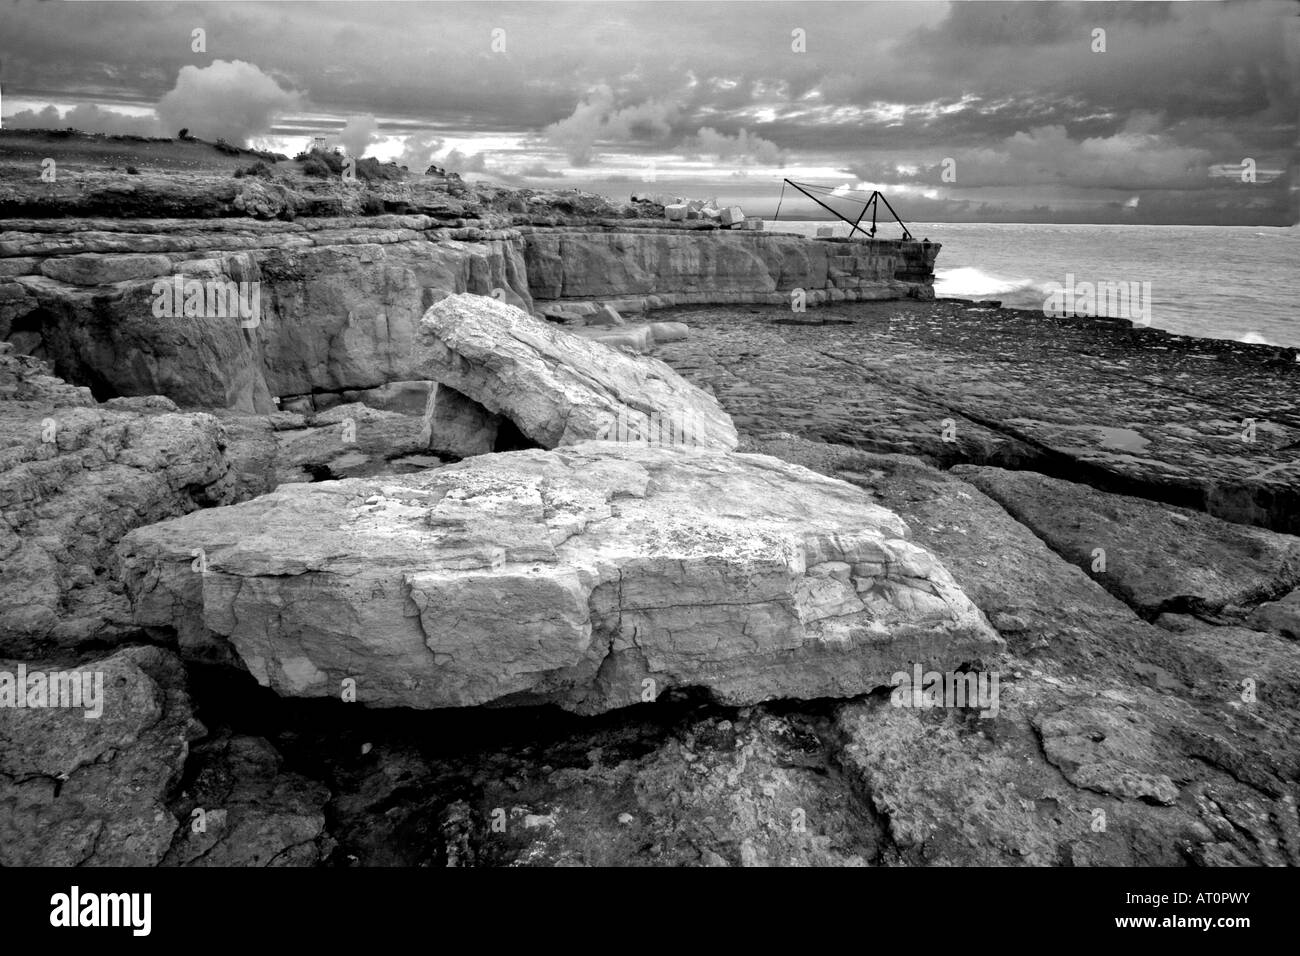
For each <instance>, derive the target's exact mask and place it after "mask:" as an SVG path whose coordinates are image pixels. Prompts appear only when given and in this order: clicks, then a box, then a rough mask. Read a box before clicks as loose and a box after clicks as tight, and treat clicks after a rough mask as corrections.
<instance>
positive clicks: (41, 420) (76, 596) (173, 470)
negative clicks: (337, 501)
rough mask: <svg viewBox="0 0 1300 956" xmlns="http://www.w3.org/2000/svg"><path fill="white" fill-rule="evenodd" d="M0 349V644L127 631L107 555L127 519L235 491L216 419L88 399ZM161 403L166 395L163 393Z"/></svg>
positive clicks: (28, 649) (16, 646) (16, 647)
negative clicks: (1, 394)
mask: <svg viewBox="0 0 1300 956" xmlns="http://www.w3.org/2000/svg"><path fill="white" fill-rule="evenodd" d="M47 371H48V370H46V369H44V368H43V367H42V366H41V364H40V363H37V362H35V361H34V360H31V359H26V358H22V357H15V356H12V355H8V354H0V393H3V394H4V395H5V396H6V397H7V396H13V398H14V399H15V400H11V401H0V516H3V521H0V653H9V654H18V653H23V654H27V653H33V652H34V651H35V650H37V649H43V650H48V649H49V648H51V647H74V646H78V645H80V644H84V643H86V642H88V641H91V640H95V641H99V642H106V643H113V642H115V641H119V640H121V639H122V638H123V637H124V636H127V635H129V634H130V633H131V632H132V631H133V630H134V628H133V625H132V624H131V620H130V614H129V611H128V608H127V607H126V603H125V600H124V598H123V596H122V594H121V588H120V586H119V585H118V584H117V582H116V581H115V580H114V578H113V575H112V567H111V563H110V561H109V559H110V557H111V555H112V549H113V546H114V545H115V544H116V542H117V541H118V539H119V538H120V537H121V536H122V535H123V534H124V533H125V532H126V531H128V530H130V529H131V528H134V527H137V526H139V525H141V524H148V523H150V522H153V521H159V520H162V519H163V518H169V517H172V516H173V515H178V514H183V513H184V512H186V511H191V510H193V509H194V508H197V507H200V506H202V505H205V504H214V503H221V502H228V501H233V500H234V497H233V493H234V484H233V480H232V476H231V474H230V464H229V462H228V461H227V460H226V458H225V456H224V454H223V448H222V446H223V441H224V439H223V435H222V432H221V427H220V424H219V423H218V421H217V420H216V419H215V418H214V417H212V416H211V415H206V414H183V413H177V412H175V411H166V410H164V409H166V408H174V406H172V405H170V403H166V404H162V405H161V406H156V407H151V405H150V403H149V402H136V403H132V404H131V406H130V407H126V406H125V405H123V404H121V403H119V404H117V405H111V406H110V405H106V406H98V405H95V404H94V400H93V399H92V398H91V397H90V396H89V394H87V393H86V391H85V390H84V389H77V388H73V387H72V386H69V385H66V384H65V383H63V382H60V381H59V380H58V379H55V378H53V377H52V376H49V375H48V374H46V373H47ZM164 402H165V400H164Z"/></svg>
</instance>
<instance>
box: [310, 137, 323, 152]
mask: <svg viewBox="0 0 1300 956" xmlns="http://www.w3.org/2000/svg"><path fill="white" fill-rule="evenodd" d="M311 148H312V149H318V150H320V151H321V152H324V151H325V137H324V136H317V137H315V138H314V139H312V141H311Z"/></svg>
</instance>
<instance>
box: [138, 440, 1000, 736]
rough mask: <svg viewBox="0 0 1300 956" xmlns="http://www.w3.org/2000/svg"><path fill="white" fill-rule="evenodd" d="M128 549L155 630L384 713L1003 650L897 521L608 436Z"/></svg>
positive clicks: (785, 482) (797, 483) (797, 476)
mask: <svg viewBox="0 0 1300 956" xmlns="http://www.w3.org/2000/svg"><path fill="white" fill-rule="evenodd" d="M196 549H200V550H201V551H202V552H203V554H204V555H205V558H206V564H205V568H206V570H196V568H195V566H194V559H193V554H194V552H195V550H196ZM119 553H120V555H121V557H122V561H123V574H124V578H125V580H126V582H127V587H128V589H129V591H130V593H131V595H132V598H133V604H134V609H135V613H136V619H137V621H138V622H139V623H140V624H142V625H144V626H149V627H167V626H171V627H175V628H178V629H179V628H184V627H188V626H191V622H201V626H203V627H205V628H206V629H207V631H208V636H209V640H211V641H213V642H214V643H216V642H221V641H226V642H228V643H229V645H230V646H232V647H233V649H234V651H235V653H236V654H237V655H238V657H239V658H240V659H242V661H243V663H244V664H245V665H246V666H247V668H248V670H249V671H250V672H251V673H252V674H253V675H254V676H255V677H256V678H257V679H258V680H259V681H260V682H261V683H263V684H265V685H268V686H270V687H271V688H273V689H274V690H275V691H276V692H278V693H280V694H282V695H286V696H294V697H322V696H336V695H338V694H340V692H341V688H342V687H343V686H344V685H343V682H344V681H346V680H348V679H351V680H354V681H355V682H356V691H357V697H358V699H359V700H361V701H363V702H366V703H369V704H372V705H378V706H405V707H415V708H438V707H456V706H468V705H476V704H488V703H499V704H532V703H542V702H553V703H558V704H560V705H561V706H563V707H565V708H568V709H571V710H574V711H578V712H598V711H603V710H607V709H610V708H614V707H619V706H623V705H626V704H632V703H637V702H640V701H643V700H651V699H654V697H655V696H656V695H657V694H659V693H662V692H663V691H664V690H667V689H669V688H672V687H685V686H698V687H705V688H708V689H709V690H710V691H711V692H712V693H713V694H714V695H715V697H717V698H718V699H720V700H723V701H727V702H731V703H744V702H755V701H761V700H766V699H771V698H777V697H796V698H817V697H838V696H850V695H855V694H860V693H863V692H865V691H868V690H871V689H873V688H875V687H879V686H884V685H887V684H889V683H890V681H891V678H892V675H893V674H895V673H897V672H898V671H900V670H906V669H907V668H909V667H911V666H912V664H913V663H916V662H920V663H922V664H923V665H925V666H927V667H935V668H939V669H954V668H956V667H958V666H960V665H961V664H962V663H965V662H971V661H979V660H981V659H982V658H983V657H984V656H985V655H988V654H990V653H994V652H997V651H999V650H1000V648H1001V647H1002V642H1001V639H1000V638H999V637H998V636H997V634H996V633H995V632H994V631H993V630H992V628H990V627H989V625H988V623H987V622H986V620H985V619H984V617H983V615H982V614H981V613H980V612H979V611H978V610H977V609H976V607H975V606H974V605H973V604H972V603H971V601H970V600H969V599H968V598H967V597H966V595H965V594H964V593H963V592H962V591H961V589H960V588H958V587H957V586H956V585H955V584H954V583H953V580H952V578H951V576H950V575H949V574H948V572H947V571H946V570H945V569H944V568H943V566H942V565H941V564H940V563H939V562H938V561H937V560H935V559H934V557H933V556H932V555H931V554H930V553H928V552H927V551H925V550H924V549H922V548H920V547H918V546H916V545H915V544H912V543H911V542H910V541H909V540H907V529H906V527H905V525H904V524H903V522H902V521H901V520H900V519H899V518H898V517H897V516H896V515H894V514H893V513H892V512H890V511H887V510H885V509H884V508H881V507H879V506H878V505H875V504H873V503H872V501H871V499H870V497H869V496H868V495H867V494H866V493H865V492H863V491H861V490H859V489H857V488H854V487H853V486H851V485H849V484H847V483H845V482H841V481H837V480H834V479H830V478H825V477H823V476H820V475H817V474H815V473H813V472H810V471H808V470H807V469H804V468H801V467H799V466H796V465H790V464H787V463H784V462H781V461H778V460H777V459H774V458H769V457H767V456H761V455H732V454H720V453H717V452H710V451H702V450H692V449H683V448H669V447H648V446H642V445H635V444H624V443H612V442H592V443H586V444H582V445H578V446H575V447H568V448H562V449H557V450H555V451H552V452H546V451H542V450H529V451H521V452H512V453H504V454H497V455H490V456H482V457H478V458H474V459H470V460H467V461H465V462H462V463H460V464H456V465H451V466H447V467H445V468H440V469H435V470H431V471H427V472H422V473H417V474H412V475H404V476H400V477H392V478H388V479H373V480H367V479H350V480H346V481H338V482H320V483H316V484H298V485H284V486H282V487H280V488H279V489H277V490H276V491H275V492H273V493H271V494H269V495H266V496H263V497H261V498H258V499H255V500H254V501H250V502H245V503H244V504H240V505H235V506H232V507H225V508H213V509H207V510H204V511H202V512H197V513H194V514H191V515H189V516H186V517H184V518H181V519H178V520H173V521H167V522H163V523H161V524H158V525H154V526H152V527H149V528H143V529H139V530H137V531H136V532H134V533H133V534H131V535H129V536H128V538H127V539H126V540H124V541H123V543H122V545H121V547H120V549H119ZM195 640H196V639H195V637H194V635H193V634H190V635H189V637H188V640H187V643H188V644H190V646H193V645H194V643H195Z"/></svg>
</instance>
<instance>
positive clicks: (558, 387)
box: [417, 294, 738, 450]
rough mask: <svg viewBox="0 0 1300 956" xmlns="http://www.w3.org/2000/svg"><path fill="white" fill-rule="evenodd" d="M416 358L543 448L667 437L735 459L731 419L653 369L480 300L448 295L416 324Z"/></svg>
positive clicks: (669, 373) (680, 381)
mask: <svg viewBox="0 0 1300 956" xmlns="http://www.w3.org/2000/svg"><path fill="white" fill-rule="evenodd" d="M420 331H421V333H422V342H421V343H420V345H419V346H417V348H418V349H419V354H420V355H421V357H422V358H423V359H424V360H425V365H426V370H427V371H428V373H429V374H430V375H431V376H432V377H433V378H436V379H437V380H438V381H439V382H441V383H443V384H445V385H448V386H450V387H451V388H454V389H456V391H458V392H460V393H462V394H463V395H466V396H468V397H469V398H471V399H473V400H474V401H476V402H478V403H479V404H480V405H482V406H483V407H484V408H486V409H487V410H488V411H489V412H492V413H495V414H499V415H504V416H505V417H507V418H509V419H510V420H511V421H513V422H514V423H515V424H516V425H517V426H518V427H519V430H520V431H521V432H523V433H524V434H525V435H527V436H528V437H529V438H531V439H532V440H533V441H535V442H537V443H538V444H539V445H541V446H543V447H545V448H554V447H556V446H559V445H572V444H576V443H577V442H581V441H591V440H598V439H604V438H614V437H616V435H617V434H619V433H620V431H621V433H622V434H623V435H624V437H627V436H629V435H640V436H641V437H642V438H643V439H649V440H653V438H654V436H655V435H657V434H659V433H661V432H662V430H663V429H664V428H670V429H672V430H673V433H674V435H677V436H679V437H681V438H684V440H681V441H678V442H676V443H679V444H688V445H695V446H700V447H705V448H719V449H723V450H730V449H732V448H735V447H736V444H737V442H738V439H737V436H736V428H735V426H734V425H733V424H732V422H731V416H730V415H728V414H727V413H726V412H724V411H723V410H722V408H721V406H719V405H718V403H717V400H716V399H714V398H713V396H711V395H709V394H708V393H707V392H704V391H702V390H701V389H699V388H697V387H696V386H694V385H692V384H690V383H689V382H687V381H686V380H685V379H684V378H682V377H681V376H680V375H678V374H677V373H676V372H674V371H673V370H672V369H671V368H669V367H668V366H667V365H665V364H664V363H663V362H660V361H658V360H657V359H652V358H646V357H643V356H632V355H626V354H624V353H622V352H619V351H616V350H614V349H611V348H609V347H607V346H605V345H602V344H600V343H597V342H590V341H587V340H586V339H584V338H581V337H580V336H577V335H573V334H572V333H570V332H565V331H563V330H561V329H558V328H556V327H555V326H553V325H551V324H550V323H548V322H545V321H542V320H540V319H537V318H534V317H533V316H531V315H529V314H528V313H527V312H524V311H523V310H522V309H517V308H515V307H514V306H511V305H507V304H506V303H504V302H498V301H496V300H495V299H492V298H489V297H486V296H478V295H465V294H462V295H452V296H448V297H447V298H445V299H443V300H442V301H441V302H439V303H437V304H436V305H434V306H433V307H432V308H430V309H429V311H428V312H426V313H425V314H424V318H423V319H422V320H421V321H420Z"/></svg>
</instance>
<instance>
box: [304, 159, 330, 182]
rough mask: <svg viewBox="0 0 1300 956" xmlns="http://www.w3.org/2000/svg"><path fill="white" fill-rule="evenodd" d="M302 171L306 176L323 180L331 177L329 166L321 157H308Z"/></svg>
mask: <svg viewBox="0 0 1300 956" xmlns="http://www.w3.org/2000/svg"><path fill="white" fill-rule="evenodd" d="M302 171H303V174H304V175H306V176H319V177H320V178H321V179H327V178H328V177H329V176H330V168H329V165H328V164H327V163H326V162H325V161H324V160H323V159H321V158H320V157H319V156H308V157H307V159H306V161H305V162H304V163H303V164H302Z"/></svg>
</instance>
